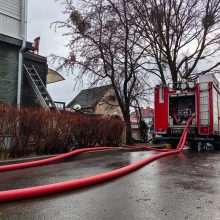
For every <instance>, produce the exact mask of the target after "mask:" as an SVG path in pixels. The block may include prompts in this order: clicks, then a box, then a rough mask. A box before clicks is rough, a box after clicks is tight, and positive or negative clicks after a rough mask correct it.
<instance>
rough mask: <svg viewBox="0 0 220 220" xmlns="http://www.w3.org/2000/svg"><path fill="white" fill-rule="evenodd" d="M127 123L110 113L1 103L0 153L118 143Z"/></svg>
mask: <svg viewBox="0 0 220 220" xmlns="http://www.w3.org/2000/svg"><path fill="white" fill-rule="evenodd" d="M123 129H124V123H123V121H122V120H120V119H112V118H111V117H109V116H101V115H88V114H82V113H71V112H65V111H62V112H60V113H57V112H49V111H45V110H44V109H41V108H35V109H34V108H20V109H17V108H16V107H13V106H9V105H5V104H0V157H4V158H6V157H21V156H25V155H30V154H33V153H34V154H52V153H63V152H67V151H69V150H70V149H72V148H82V147H91V146H119V145H120V144H121V141H122V140H121V138H122V132H123Z"/></svg>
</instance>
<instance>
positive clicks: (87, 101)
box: [67, 85, 112, 109]
mask: <svg viewBox="0 0 220 220" xmlns="http://www.w3.org/2000/svg"><path fill="white" fill-rule="evenodd" d="M111 88H112V86H111V85H106V86H100V87H95V88H91V89H84V90H82V91H81V92H80V93H79V94H78V95H77V96H76V97H75V98H74V99H73V100H72V101H71V102H70V103H69V104H68V105H67V108H71V107H72V106H74V105H75V104H79V105H81V108H82V109H86V108H91V107H94V106H95V105H96V104H97V103H98V102H99V101H100V99H101V98H102V97H103V96H104V95H105V94H106V92H107V91H108V90H109V89H111Z"/></svg>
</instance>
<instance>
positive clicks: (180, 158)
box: [0, 151, 220, 220]
mask: <svg viewBox="0 0 220 220" xmlns="http://www.w3.org/2000/svg"><path fill="white" fill-rule="evenodd" d="M152 154H154V152H143V151H140V152H111V153H110V152H102V153H98V154H90V155H89V157H88V156H86V157H84V158H83V157H82V158H80V157H73V158H71V159H68V160H65V161H62V162H60V163H54V164H51V165H47V166H41V167H34V168H28V169H24V170H17V171H10V172H5V173H0V190H9V189H15V188H23V187H29V186H37V185H43V184H49V183H56V182H59V181H67V180H71V179H77V178H80V177H85V176H88V175H94V174H98V173H102V172H105V171H110V170H114V169H117V168H120V167H123V166H126V165H128V164H131V163H133V162H135V161H139V160H141V159H143V158H145V157H147V156H149V155H152ZM6 219H12V220H23V219H24V220H29V219H31V220H32V219H33V220H47V219H83V220H84V219H85V220H87V219H91V220H105V219H106V220H133V219H167V220H172V219H173V220H181V219H193V220H194V219H199V220H203V219H204V220H208V219H213V220H220V152H201V153H198V152H188V151H184V152H182V153H180V154H179V155H173V156H168V157H165V158H161V159H159V160H157V161H154V162H153V163H151V164H149V165H147V166H145V167H143V168H141V169H139V170H137V171H136V172H133V173H131V174H128V175H126V176H123V177H120V178H118V179H115V180H113V181H110V182H107V183H103V184H98V185H96V186H92V187H87V188H83V189H80V190H74V191H70V192H65V193H61V194H57V195H51V196H47V197H41V198H36V199H29V200H23V201H17V202H8V203H4V204H0V220H6Z"/></svg>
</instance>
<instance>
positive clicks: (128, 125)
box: [124, 115, 133, 145]
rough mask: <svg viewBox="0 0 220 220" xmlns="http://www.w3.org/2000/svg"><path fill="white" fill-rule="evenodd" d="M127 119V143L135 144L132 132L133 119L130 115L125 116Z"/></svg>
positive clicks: (125, 119)
mask: <svg viewBox="0 0 220 220" xmlns="http://www.w3.org/2000/svg"><path fill="white" fill-rule="evenodd" d="M124 121H125V128H126V144H128V145H131V144H133V139H132V133H131V121H130V115H129V116H126V117H124Z"/></svg>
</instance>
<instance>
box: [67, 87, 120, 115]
mask: <svg viewBox="0 0 220 220" xmlns="http://www.w3.org/2000/svg"><path fill="white" fill-rule="evenodd" d="M76 104H79V105H80V106H81V111H82V112H85V113H94V114H102V115H113V114H115V113H117V115H119V116H121V117H122V112H121V108H120V107H119V104H118V100H117V98H116V95H115V91H114V89H113V88H112V86H111V85H107V86H100V87H95V88H91V89H85V90H82V91H81V92H80V93H79V94H78V95H77V96H76V97H75V98H74V99H73V100H72V101H71V102H70V103H69V104H68V105H67V108H70V109H73V106H74V105H76Z"/></svg>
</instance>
